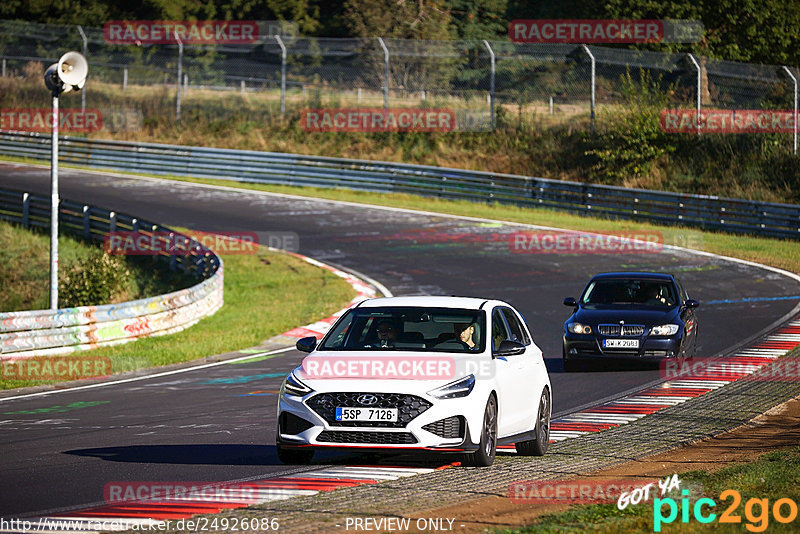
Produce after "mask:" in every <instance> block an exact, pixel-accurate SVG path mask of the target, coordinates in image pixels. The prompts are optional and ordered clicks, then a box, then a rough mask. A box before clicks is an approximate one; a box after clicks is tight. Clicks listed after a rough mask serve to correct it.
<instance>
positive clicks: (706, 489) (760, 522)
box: [494, 447, 800, 534]
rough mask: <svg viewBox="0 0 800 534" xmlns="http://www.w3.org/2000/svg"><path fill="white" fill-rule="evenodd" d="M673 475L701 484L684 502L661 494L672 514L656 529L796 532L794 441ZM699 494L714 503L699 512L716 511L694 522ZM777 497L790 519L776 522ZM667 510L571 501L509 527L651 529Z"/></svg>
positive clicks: (798, 456)
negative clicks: (710, 468)
mask: <svg viewBox="0 0 800 534" xmlns="http://www.w3.org/2000/svg"><path fill="white" fill-rule="evenodd" d="M679 477H680V479H681V481H682V486H683V487H687V486H691V487H695V488H702V493H700V491H694V492H692V491H690V493H689V495H688V496H686V497H685V498H686V499H688V501H687V502H688V506H687V505H686V504H685V503H683V499H684V497H683V496H682V495H680V494H679V493H678V492H672V493H671V494H670V495H671V497H670V495H668V496H665V500H666V498H667V497H670V498H672V499H673V500H674V502H675V508H676V510H677V515H676V517H675V518H673V520H672V521H671V522H670V523H667V522H666V521H662V522H661V523H662V524H661V525H660V528H659V530H655V531H656V532H678V531H679V532H686V533H700V532H708V531H709V529H714V530H715V532H737V533H741V532H763V531H768V532H797V525H798V519H797V505H798V504H800V488H799V487H798V485H797V480H800V447H794V448H792V449H789V450H785V451H773V452H769V453H767V454H764V455H763V456H761V457H760V458H759V459H758V460H755V461H753V462H746V463H736V464H733V465H730V466H727V467H725V468H723V469H720V470H719V471H716V472H714V473H707V472H705V471H689V472H686V473H683V474H681V475H679ZM656 489H657V488H656ZM726 490H735V491H737V492H738V493H739V495H740V496H741V500H740V502H738V503H737V502H736V498H735V496H734V495H728V494H725V495H723V492H725V491H726ZM703 497H705V498H708V499H711V500H713V501H714V502H715V503H716V505H715V506H714V507H710V506H709V504H708V501H704V502H705V503H706V504H705V505H704V506H702V514H703V515H704V516H710V514H712V513H713V514H716V517H715V518H714V519H713V520H712V521H711V522H710V523H709V524H704V523H701V522H699V521H698V520H697V518H696V517H695V515H694V510H695V503H697V501H698V499H700V498H703ZM751 499H754V501H751ZM779 499H789V500H791V501H792V502H793V503H794V508H793V509H794V511H795V514H794V519H793V520H792V521H791V522H788V523H781V522H779V521H778V520H777V519H776V515H775V510H774V507H775V503H776V502H777V501H778V500H779ZM734 505H735V506H734ZM791 506H792V505H790V504H788V503H786V501H783V503H782V505H781V507H780V510H779V513H780V514H781V516H782V517H784V518H787V517H790V516H791V510H792V508H791ZM684 509H686V510H687V513H688V515H687V516H683V510H684ZM726 510H729V511H730V512H731V515H730V518H731V519H732V520H733V521H735V522H733V523H723V522H721V516H722V514H723V513H724V512H725V511H726ZM670 512H671V510H670V505H669V504H668V503H658V502H657V501H655V500H654V499H653V498H652V497H651V500H650V502H648V503H641V504H639V505H631V506H628V507H627V508H625V509H624V510H619V509H618V508H617V506H616V503H615V504H594V505H586V506H575V507H573V508H572V509H570V510H568V511H566V512H561V513H556V514H549V515H545V516H542V517H541V518H540V519H539V520H537V521H536V522H535V523H533V524H531V525H528V526H526V527H524V528H522V529H517V530H514V532H516V533H520V534H538V533H548V534H549V533H551V532H563V533H566V532H587V531H588V532H598V533H609V534H616V533H627V532H653V531H654V528H655V527H656V525H655V518H656V516H658V517H664V518H669V517H670ZM684 519H685V521H684ZM745 529H746V530H745ZM494 532H510V531H508V530H495V531H494Z"/></svg>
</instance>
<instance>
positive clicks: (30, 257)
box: [0, 221, 189, 312]
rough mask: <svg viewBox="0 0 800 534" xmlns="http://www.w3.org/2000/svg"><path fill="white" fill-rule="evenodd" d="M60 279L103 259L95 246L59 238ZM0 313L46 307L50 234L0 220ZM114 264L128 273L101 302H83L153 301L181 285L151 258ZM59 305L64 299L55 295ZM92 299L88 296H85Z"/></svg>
mask: <svg viewBox="0 0 800 534" xmlns="http://www.w3.org/2000/svg"><path fill="white" fill-rule="evenodd" d="M58 243H59V245H58V254H59V264H60V269H59V277H60V279H61V284H62V287H63V286H64V278H65V277H69V276H70V275H71V274H72V273H74V271H75V270H76V269H80V268H81V267H85V266H86V265H87V264H89V263H91V262H92V260H94V259H96V258H97V257H98V256H101V255H102V250H101V249H100V247H98V246H97V244H92V243H89V242H87V241H84V240H83V239H79V238H76V237H74V236H71V235H68V234H61V235H59V240H58ZM0 250H2V251H3V253H2V254H0V287H2V288H3V290H2V291H0V312H7V311H23V310H43V309H47V308H48V307H49V306H50V300H49V299H50V296H49V290H50V282H49V280H50V274H49V273H50V235H49V234H48V233H46V232H44V231H42V230H40V229H38V228H31V229H26V228H23V227H22V226H21V225H18V224H13V223H9V222H6V221H0ZM113 261H114V262H115V263H114V266H115V267H119V268H122V269H124V270H126V271H127V275H126V276H124V277H121V278H122V279H121V280H120V282H119V284H114V285H113V286H109V287H108V288H107V289H108V295H107V296H103V297H102V298H101V300H102V301H91V302H86V304H91V305H96V304H108V303H112V304H114V303H118V302H125V301H128V300H136V299H140V298H146V297H152V296H154V295H159V294H163V293H169V292H170V291H175V290H177V289H181V288H183V287H186V285H187V284H188V283H189V282H188V281H187V280H185V279H184V277H181V276H178V275H177V274H176V273H172V272H170V271H169V269H167V268H166V266H161V265H154V264H153V262H152V258H144V257H135V256H128V257H123V256H115V257H114V260H113ZM59 296H60V297H61V298H59V301H61V302H60V305H61V306H70V305H71V304H69V303H65V302H64V298H65V296H67V295H66V294H65V293H64V292H62V293H60V295H59ZM93 296H96V295H88V296H87V298H89V299H91V297H93Z"/></svg>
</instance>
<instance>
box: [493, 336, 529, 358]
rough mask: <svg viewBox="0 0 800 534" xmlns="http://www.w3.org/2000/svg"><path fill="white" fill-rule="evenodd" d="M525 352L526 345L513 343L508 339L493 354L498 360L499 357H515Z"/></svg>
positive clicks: (517, 342)
mask: <svg viewBox="0 0 800 534" xmlns="http://www.w3.org/2000/svg"><path fill="white" fill-rule="evenodd" d="M523 352H525V345H523V344H522V343H520V342H519V341H511V340H510V339H506V340H505V341H501V342H500V347H499V348H498V349H497V350H496V351H494V352H493V353H492V356H493V357H495V358H497V357H499V356H514V355H516V354H522V353H523Z"/></svg>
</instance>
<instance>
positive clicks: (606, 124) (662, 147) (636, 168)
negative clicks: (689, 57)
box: [585, 71, 675, 184]
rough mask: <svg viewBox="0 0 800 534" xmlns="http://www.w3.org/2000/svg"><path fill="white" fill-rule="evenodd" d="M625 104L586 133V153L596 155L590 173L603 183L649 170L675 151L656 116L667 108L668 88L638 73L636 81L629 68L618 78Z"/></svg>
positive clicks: (640, 174)
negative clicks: (593, 131) (598, 129)
mask: <svg viewBox="0 0 800 534" xmlns="http://www.w3.org/2000/svg"><path fill="white" fill-rule="evenodd" d="M621 82H622V96H623V102H624V107H625V109H627V110H628V111H627V112H622V113H617V114H613V115H612V114H611V113H607V114H604V116H603V117H602V118H601V119H600V120H599V121H598V122H599V123H600V124H602V125H603V129H602V131H601V132H599V133H598V134H587V135H586V138H585V139H586V145H587V149H586V151H585V154H586V155H587V156H593V157H594V158H595V162H594V165H592V168H591V172H592V174H593V175H594V177H595V178H596V179H598V180H599V181H602V182H606V183H617V184H619V183H621V182H625V181H626V180H630V179H631V178H639V177H641V176H643V175H645V174H647V173H649V172H650V170H651V167H652V163H653V162H654V161H656V160H658V159H659V158H661V157H662V156H664V155H668V154H671V153H673V152H674V151H675V145H674V144H673V143H672V139H670V138H669V134H667V133H665V132H664V131H663V130H662V129H661V126H660V122H659V117H660V113H661V111H662V110H664V109H666V108H667V106H668V100H669V96H668V94H669V91H664V90H663V89H662V88H661V83H660V80H653V79H652V78H651V77H650V76H649V75H648V74H646V73H644V72H640V75H639V80H638V81H637V80H635V79H634V78H633V77H632V76H631V73H630V71H628V72H626V73H625V74H624V75H623V76H622V79H621Z"/></svg>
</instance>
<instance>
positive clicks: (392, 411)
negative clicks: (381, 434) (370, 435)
mask: <svg viewBox="0 0 800 534" xmlns="http://www.w3.org/2000/svg"><path fill="white" fill-rule="evenodd" d="M336 420H337V421H388V422H395V421H397V408H347V407H338V408H336Z"/></svg>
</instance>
